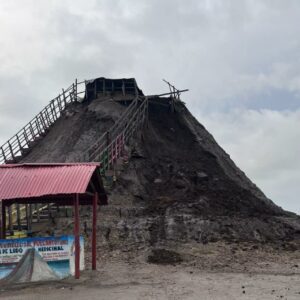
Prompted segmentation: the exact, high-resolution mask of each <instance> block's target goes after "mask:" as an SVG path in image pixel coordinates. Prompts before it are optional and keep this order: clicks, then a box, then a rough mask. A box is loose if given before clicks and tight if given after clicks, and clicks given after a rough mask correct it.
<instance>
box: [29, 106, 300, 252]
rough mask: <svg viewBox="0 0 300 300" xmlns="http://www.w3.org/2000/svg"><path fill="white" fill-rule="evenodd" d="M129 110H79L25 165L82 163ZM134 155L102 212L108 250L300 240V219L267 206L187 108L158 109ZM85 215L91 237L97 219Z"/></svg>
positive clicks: (53, 130)
mask: <svg viewBox="0 0 300 300" xmlns="http://www.w3.org/2000/svg"><path fill="white" fill-rule="evenodd" d="M124 109H125V107H123V106H122V105H120V104H117V103H115V102H113V101H100V100H96V101H93V102H92V103H91V104H77V105H75V106H73V107H72V108H71V109H70V110H69V111H68V112H67V113H66V115H65V116H64V117H62V118H61V119H60V120H59V121H58V122H57V123H56V124H54V126H53V127H52V128H51V130H50V132H49V133H48V134H47V136H46V137H45V138H44V139H42V140H41V141H40V142H39V143H38V144H37V145H36V147H34V148H33V150H32V151H31V153H30V154H29V155H28V156H27V157H26V158H25V159H24V162H64V161H68V162H70V161H76V160H77V158H78V157H79V155H80V153H81V152H82V151H84V149H86V148H88V147H89V146H91V145H92V143H93V141H94V140H95V139H96V138H97V137H98V136H100V135H101V134H102V133H103V132H105V131H106V130H107V129H108V128H109V127H110V126H111V125H112V124H114V122H115V121H116V119H117V118H118V116H119V115H120V113H121V112H122V111H123V110H124ZM129 149H130V150H129V151H130V159H129V163H128V164H127V165H126V166H125V168H124V170H123V172H122V173H121V175H120V176H119V177H118V179H117V184H116V186H115V187H114V189H112V190H111V191H110V195H109V205H108V206H107V207H103V208H102V209H101V212H100V216H99V219H100V220H101V222H100V224H99V230H98V235H99V239H98V240H99V243H101V246H104V245H106V246H107V247H108V249H111V248H123V247H129V246H134V247H135V246H138V247H139V246H140V245H141V244H142V245H148V246H157V245H161V244H166V243H175V244H178V243H186V242H189V241H196V242H202V243H206V242H210V241H217V240H228V241H259V242H277V241H282V240H284V241H287V240H288V241H291V240H295V241H298V240H299V236H300V220H299V217H298V216H296V215H294V214H292V213H288V212H285V211H284V210H282V209H281V208H279V207H277V206H276V205H275V204H274V203H273V202H272V201H271V200H269V199H268V198H266V197H265V195H264V194H263V193H262V192H261V191H260V190H259V189H258V188H257V187H256V186H255V185H254V184H253V183H252V182H251V181H250V180H249V179H248V178H247V177H246V175H245V174H244V173H243V172H242V171H241V170H239V169H238V168H237V167H236V166H235V164H234V163H233V161H232V160H231V159H230V157H229V155H228V154H226V153H225V152H224V151H223V150H222V149H221V148H220V146H219V145H218V144H217V143H216V142H215V140H214V139H213V137H212V136H211V135H210V134H209V133H208V132H207V131H206V129H205V128H204V127H203V126H202V125H201V124H199V123H198V121H197V120H196V119H195V118H194V117H193V116H192V115H191V113H190V112H189V111H188V110H187V108H186V107H185V106H184V105H183V104H178V106H177V110H176V112H175V113H171V112H170V111H169V109H167V108H164V107H163V106H160V105H154V104H151V105H150V108H149V123H148V127H147V128H145V129H144V130H143V132H142V134H141V135H140V136H139V137H138V138H136V140H135V142H134V144H133V145H130V147H129ZM82 213H83V217H84V218H85V230H86V231H87V232H88V231H89V230H90V214H89V211H88V210H85V211H83V212H82ZM68 223H69V224H70V222H68ZM83 223H84V222H83ZM70 228H71V226H69V229H70ZM56 230H57V232H59V233H64V232H65V231H66V230H68V228H67V226H65V225H63V224H62V223H58V226H57V227H56Z"/></svg>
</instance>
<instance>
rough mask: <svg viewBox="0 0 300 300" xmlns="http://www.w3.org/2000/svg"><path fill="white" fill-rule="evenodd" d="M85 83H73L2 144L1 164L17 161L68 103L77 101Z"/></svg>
mask: <svg viewBox="0 0 300 300" xmlns="http://www.w3.org/2000/svg"><path fill="white" fill-rule="evenodd" d="M81 84H85V81H82V82H79V83H78V82H77V80H76V81H75V84H74V83H73V84H72V85H71V86H70V87H68V88H67V89H66V90H63V93H61V94H59V95H58V96H57V97H56V98H54V99H52V100H51V101H50V102H49V104H48V105H47V106H45V107H44V109H42V110H41V112H39V113H38V114H37V115H36V116H35V117H34V118H33V119H32V120H30V121H29V122H28V123H27V124H26V125H25V126H24V127H22V128H21V129H20V130H19V131H18V132H17V133H16V134H15V135H14V136H13V137H12V138H10V139H9V140H8V141H7V142H6V143H4V144H3V145H2V146H0V149H1V151H0V164H2V163H10V162H15V159H16V158H17V157H22V156H23V153H24V151H26V149H29V148H30V147H31V146H32V143H33V142H34V141H35V140H36V139H37V138H39V137H40V136H43V135H44V134H45V133H46V131H47V130H48V128H49V127H50V126H52V124H53V123H55V121H56V120H57V119H58V118H59V117H60V116H61V115H62V112H63V111H64V110H65V109H66V108H67V106H68V104H69V103H71V102H73V101H77V98H78V94H82V92H80V93H77V90H78V85H81Z"/></svg>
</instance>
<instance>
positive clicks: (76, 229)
mask: <svg viewBox="0 0 300 300" xmlns="http://www.w3.org/2000/svg"><path fill="white" fill-rule="evenodd" d="M74 239H75V240H74V242H75V278H76V279H79V277H80V240H79V194H76V195H75V197H74Z"/></svg>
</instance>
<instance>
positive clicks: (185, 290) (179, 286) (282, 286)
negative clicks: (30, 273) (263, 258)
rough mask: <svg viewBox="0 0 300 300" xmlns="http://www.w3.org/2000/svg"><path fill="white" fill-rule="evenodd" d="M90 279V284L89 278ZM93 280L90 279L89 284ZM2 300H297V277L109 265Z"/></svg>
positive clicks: (299, 290)
mask: <svg viewBox="0 0 300 300" xmlns="http://www.w3.org/2000/svg"><path fill="white" fill-rule="evenodd" d="M92 274H93V275H94V276H95V277H94V279H91V276H93V275H92ZM95 278H96V279H95ZM0 297H2V298H5V299H10V300H13V299H16V300H17V299H18V300H21V299H24V300H25V299H91V300H92V299H111V300H113V299H130V300H132V299H300V275H299V274H294V275H274V274H249V273H248V274H247V273H219V272H218V273H211V272H203V271H194V270H192V269H191V268H188V267H186V268H182V267H180V268H178V267H176V266H155V265H147V266H139V267H138V268H136V266H135V267H132V266H130V265H127V264H112V265H111V269H110V270H105V271H104V270H102V271H98V272H96V273H92V272H85V273H84V274H83V276H82V278H81V279H80V280H79V281H77V282H74V280H68V281H63V282H60V283H51V284H45V283H43V284H35V285H34V284H32V285H29V286H28V285H27V286H26V288H21V287H19V288H18V290H10V291H4V292H2V293H1V296H0Z"/></svg>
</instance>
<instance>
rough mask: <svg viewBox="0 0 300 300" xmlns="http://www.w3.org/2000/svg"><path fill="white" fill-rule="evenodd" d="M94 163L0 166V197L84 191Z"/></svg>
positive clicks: (80, 192)
mask: <svg viewBox="0 0 300 300" xmlns="http://www.w3.org/2000/svg"><path fill="white" fill-rule="evenodd" d="M98 167H99V164H96V163H81V164H79V163H78V164H20V165H0V199H16V198H30V197H40V196H45V195H57V194H84V193H85V192H86V189H87V187H88V184H89V181H90V179H91V177H92V175H93V173H94V172H95V170H96V169H97V168H98Z"/></svg>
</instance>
